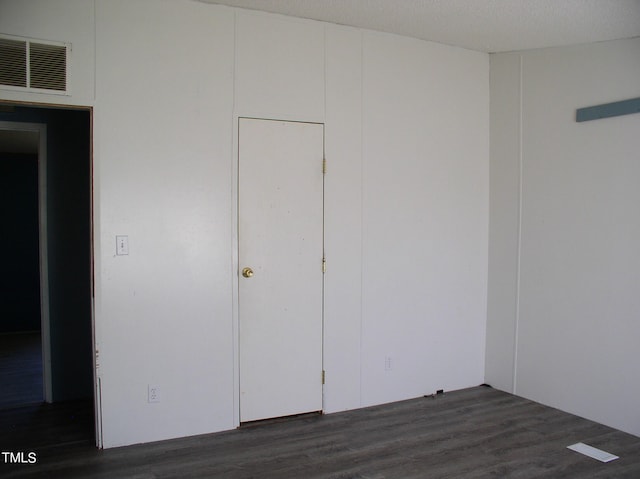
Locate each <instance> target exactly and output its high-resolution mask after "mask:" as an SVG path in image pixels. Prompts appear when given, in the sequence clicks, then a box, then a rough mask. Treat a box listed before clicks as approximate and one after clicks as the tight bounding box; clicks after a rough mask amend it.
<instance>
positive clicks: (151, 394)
mask: <svg viewBox="0 0 640 479" xmlns="http://www.w3.org/2000/svg"><path fill="white" fill-rule="evenodd" d="M147 401H149V402H150V403H151V402H160V386H152V385H151V384H149V391H148V396H147Z"/></svg>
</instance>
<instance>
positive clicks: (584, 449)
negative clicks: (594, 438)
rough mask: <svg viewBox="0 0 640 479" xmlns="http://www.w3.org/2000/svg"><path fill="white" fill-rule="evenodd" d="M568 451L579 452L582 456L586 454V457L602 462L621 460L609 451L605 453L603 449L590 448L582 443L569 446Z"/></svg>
mask: <svg viewBox="0 0 640 479" xmlns="http://www.w3.org/2000/svg"><path fill="white" fill-rule="evenodd" d="M567 449H571V450H572V451H576V452H579V453H580V454H584V455H585V456H589V457H592V458H594V459H597V460H598V461H600V462H609V461H613V460H614V459H620V458H619V457H618V456H614V455H613V454H611V453H608V452H607V451H603V450H602V449H597V448H595V447H592V446H588V445H586V444H584V443H582V442H578V443H576V444H572V445H571V446H567Z"/></svg>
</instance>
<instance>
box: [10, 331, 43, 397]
mask: <svg viewBox="0 0 640 479" xmlns="http://www.w3.org/2000/svg"><path fill="white" fill-rule="evenodd" d="M43 400H44V393H43V385H42V344H41V341H40V333H39V332H36V333H15V334H0V409H5V408H8V407H16V406H21V405H24V404H30V403H38V402H42V401H43Z"/></svg>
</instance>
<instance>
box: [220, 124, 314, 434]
mask: <svg viewBox="0 0 640 479" xmlns="http://www.w3.org/2000/svg"><path fill="white" fill-rule="evenodd" d="M242 119H250V120H264V121H285V122H290V123H311V124H315V125H322V131H323V139H322V149H323V151H322V155H323V159H324V155H325V138H326V137H325V135H326V125H325V123H324V122H323V121H304V120H298V119H293V118H273V117H272V118H267V117H263V116H257V115H256V116H253V115H239V114H234V116H233V143H232V146H233V151H232V158H233V161H232V171H231V198H232V201H231V216H232V218H233V221H232V225H231V230H232V274H233V282H232V301H231V306H232V323H233V324H232V330H233V331H232V334H233V423H234V425H235V427H240V334H239V331H240V316H239V309H240V296H239V289H240V274H241V273H240V251H239V244H240V236H239V225H240V218H239V201H240V183H239V181H240V176H239V165H240V155H239V146H240V135H239V132H240V120H242ZM325 195H326V175H323V178H322V252H323V256H324V252H325V228H324V224H325V211H326V198H325ZM324 301H325V274H324V272H323V275H322V312H321V315H322V319H321V320H322V338H321V340H322V368H323V370H324V320H325V318H324V311H325V307H324ZM324 394H325V388H324V382H323V384H322V411H324V409H325V397H324Z"/></svg>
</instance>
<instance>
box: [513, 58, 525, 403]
mask: <svg viewBox="0 0 640 479" xmlns="http://www.w3.org/2000/svg"><path fill="white" fill-rule="evenodd" d="M519 61H520V68H519V70H518V75H519V78H518V81H519V86H518V244H517V253H516V254H517V258H516V301H515V327H514V328H513V330H514V331H513V381H512V384H513V385H512V388H513V394H517V384H518V382H517V381H518V336H519V335H518V329H519V326H520V263H521V258H522V254H521V251H522V182H523V178H522V176H523V175H522V169H523V168H522V166H523V146H522V137H523V131H522V130H523V128H522V118H523V114H522V103H523V101H522V97H523V95H522V83H523V75H522V71H523V58H522V55H519Z"/></svg>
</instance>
